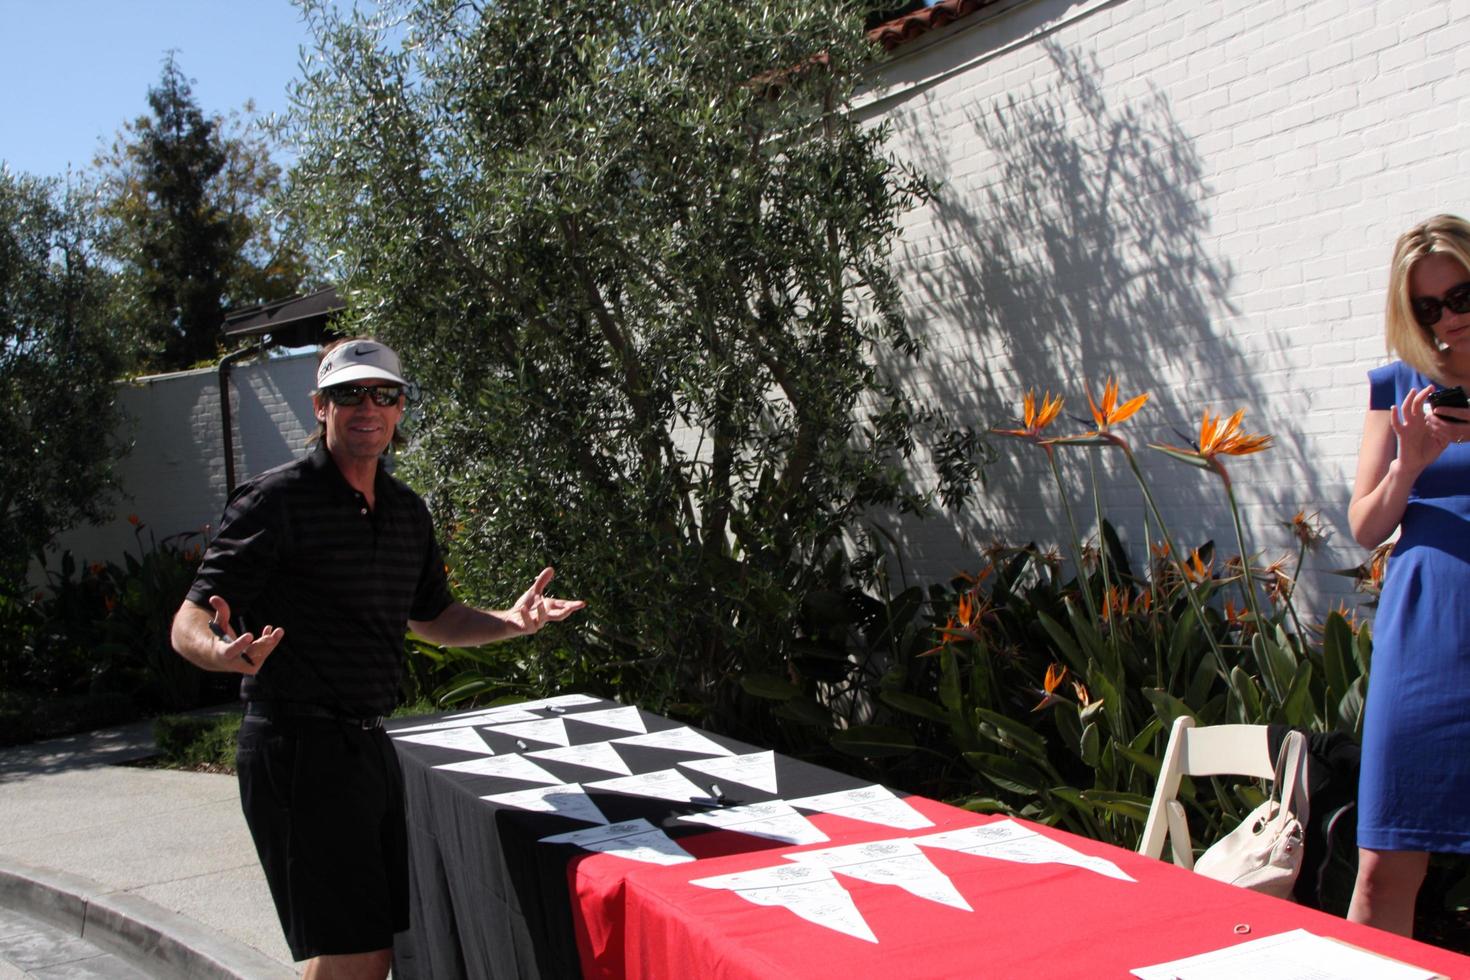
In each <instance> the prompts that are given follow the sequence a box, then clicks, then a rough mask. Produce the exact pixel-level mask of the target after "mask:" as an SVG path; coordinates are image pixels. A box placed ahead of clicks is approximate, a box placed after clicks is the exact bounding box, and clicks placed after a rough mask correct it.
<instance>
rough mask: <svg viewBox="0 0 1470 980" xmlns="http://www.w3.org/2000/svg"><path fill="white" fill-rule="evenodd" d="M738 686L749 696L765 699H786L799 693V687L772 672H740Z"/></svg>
mask: <svg viewBox="0 0 1470 980" xmlns="http://www.w3.org/2000/svg"><path fill="white" fill-rule="evenodd" d="M740 688H741V690H743V691H744V692H745V693H746V694H749V695H750V696H751V697H754V698H764V699H765V700H767V701H788V700H790V699H791V698H794V697H796V696H797V695H798V694H800V693H801V688H799V687H797V686H796V685H795V684H793V683H791V682H790V681H788V680H787V679H786V678H784V677H776V676H775V675H773V674H741V675H740Z"/></svg>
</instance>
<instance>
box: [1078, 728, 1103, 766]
mask: <svg viewBox="0 0 1470 980" xmlns="http://www.w3.org/2000/svg"><path fill="white" fill-rule="evenodd" d="M1101 744H1102V736H1101V734H1099V732H1098V730H1097V725H1096V724H1087V725H1083V726H1082V753H1081V754H1082V761H1083V762H1085V763H1087V764H1088V765H1089V766H1092V767H1093V768H1096V767H1097V764H1098V760H1099V759H1100V758H1101V752H1100V746H1101Z"/></svg>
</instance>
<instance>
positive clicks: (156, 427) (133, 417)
mask: <svg viewBox="0 0 1470 980" xmlns="http://www.w3.org/2000/svg"><path fill="white" fill-rule="evenodd" d="M315 371H316V355H315V354H314V353H310V352H308V353H304V354H298V355H294V356H290V357H284V358H279V359H273V360H270V361H268V362H263V363H251V364H239V365H235V366H234V367H233V368H232V370H231V373H230V411H231V414H232V416H233V422H234V456H235V479H236V480H237V481H241V480H244V479H245V478H246V477H248V476H250V475H252V474H255V473H259V472H261V471H262V470H267V469H270V468H271V467H272V466H277V465H279V464H281V463H285V462H289V461H290V460H291V459H293V458H295V456H297V455H300V454H301V453H303V452H305V451H306V439H307V437H308V436H309V435H310V434H311V433H312V432H313V431H314V430H315V427H316V422H315V419H314V418H313V416H312V410H311V398H310V394H309V393H310V391H311V389H312V388H313V387H314V386H315ZM118 401H119V404H120V405H121V407H122V410H123V414H124V416H125V422H124V426H123V433H124V436H125V438H127V439H128V440H129V441H130V442H131V444H132V449H131V450H130V452H129V453H128V454H127V456H126V457H124V458H123V460H122V461H121V463H120V464H119V467H118V475H119V477H120V480H121V483H122V489H123V494H122V496H121V497H120V498H119V500H118V503H117V506H116V518H115V519H114V520H113V521H112V522H110V523H108V524H105V525H102V526H99V527H81V528H77V529H74V530H72V531H70V532H67V533H66V534H63V535H61V536H60V537H59V538H58V540H57V545H58V548H57V551H56V554H57V555H59V554H60V552H61V551H62V550H67V551H70V552H71V553H72V554H73V555H74V556H75V557H76V558H77V559H78V560H80V561H87V562H91V561H108V560H117V559H118V558H119V557H120V556H121V555H122V554H123V552H124V551H133V552H135V553H136V551H137V548H138V543H137V539H136V536H135V530H134V526H133V525H132V524H131V523H130V522H129V520H128V518H129V516H130V515H131V516H135V517H137V519H138V520H139V521H140V522H141V523H142V524H143V525H144V530H143V532H142V533H143V535H144V538H145V541H146V539H147V536H148V535H149V534H150V533H151V534H152V535H154V536H155V537H156V538H157V539H159V540H162V539H163V538H166V537H168V536H170V535H173V534H178V533H182V532H190V531H198V530H200V529H201V528H203V527H204V525H206V524H209V525H217V524H218V523H219V518H220V514H221V513H222V512H223V510H224V505H225V496H226V491H225V467H224V436H223V428H222V427H221V424H220V398H219V374H218V372H217V371H214V370H210V369H205V370H199V371H185V372H180V373H177V374H166V375H156V376H154V377H149V378H141V379H138V380H136V381H130V382H121V383H119V386H118ZM53 563H54V559H53Z"/></svg>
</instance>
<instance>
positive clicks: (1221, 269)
mask: <svg viewBox="0 0 1470 980" xmlns="http://www.w3.org/2000/svg"><path fill="white" fill-rule="evenodd" d="M1467 36H1470V3H1466V2H1464V0H1420V2H1415V3H1408V4H1389V3H1376V2H1372V0H1251V2H1249V3H1239V2H1232V3H1225V2H1204V0H1112V2H1090V3H1067V2H1061V0H1034V2H1029V3H1022V4H1019V5H1012V6H1011V8H1010V9H1009V10H1005V11H1003V12H1001V13H998V14H996V13H989V12H986V11H981V12H979V13H977V14H973V15H971V16H969V17H967V18H964V19H962V20H960V21H958V22H956V23H954V24H952V25H950V26H949V27H947V28H943V29H940V30H938V31H935V32H932V33H931V34H930V35H927V36H926V37H925V38H924V39H922V40H920V41H917V42H914V43H911V44H909V45H907V46H906V47H904V48H901V49H900V50H899V54H898V56H897V57H896V58H895V60H894V61H893V62H892V63H891V64H889V65H888V66H887V68H886V69H885V71H884V72H883V74H882V76H881V77H880V78H878V79H877V80H876V84H875V85H874V86H873V88H872V90H871V91H870V92H869V93H867V96H866V98H865V106H864V109H863V112H864V114H865V116H866V117H867V118H870V119H873V120H883V121H885V122H887V123H888V124H889V125H890V126H891V127H892V134H893V135H892V146H893V147H894V148H895V150H896V151H897V152H898V153H899V155H900V156H902V157H903V158H905V159H907V160H909V161H911V162H912V163H913V164H914V165H915V166H917V167H918V168H919V169H921V170H922V171H923V172H925V173H928V174H930V175H931V176H933V177H935V178H937V179H938V180H939V181H941V182H942V187H941V190H940V193H939V195H938V197H937V199H936V200H935V201H933V202H932V203H931V204H928V205H927V206H925V207H923V208H921V209H919V210H917V211H915V212H914V213H912V214H910V215H909V216H908V218H907V220H906V227H905V237H904V241H903V244H902V247H901V248H900V249H899V251H898V252H897V256H896V257H897V260H898V262H899V264H900V267H901V268H902V269H903V270H904V271H903V275H902V281H903V283H904V285H905V287H906V291H907V294H908V303H909V311H910V313H911V314H912V317H913V320H914V322H915V323H916V324H918V325H921V326H923V327H924V328H925V333H926V335H927V336H928V337H929V339H930V343H931V349H930V352H929V356H928V359H927V362H926V365H925V366H924V367H923V368H922V369H921V370H919V371H917V372H911V373H910V377H911V379H912V381H913V383H914V385H915V386H916V387H917V388H918V389H920V390H922V391H924V392H926V393H928V394H929V395H931V396H932V397H933V398H934V399H935V400H936V401H938V402H939V403H941V404H943V405H944V406H946V407H947V408H949V409H950V410H951V411H953V412H954V413H955V414H956V416H957V417H959V418H960V419H963V420H965V421H968V422H970V423H972V424H976V425H978V426H991V425H997V424H1009V423H1010V421H1011V418H1012V417H1013V416H1015V415H1016V414H1018V412H1019V405H1020V400H1021V396H1022V394H1023V392H1024V391H1025V389H1026V388H1027V387H1030V386H1035V387H1036V388H1038V389H1047V388H1050V389H1051V390H1052V391H1060V392H1062V393H1063V394H1065V396H1066V398H1067V408H1066V414H1070V415H1081V416H1083V417H1086V416H1087V415H1088V411H1087V403H1086V398H1085V395H1084V390H1085V386H1087V385H1092V386H1094V388H1095V389H1100V388H1101V384H1102V381H1103V379H1105V378H1106V377H1107V376H1109V375H1113V376H1116V377H1117V378H1118V379H1119V382H1120V384H1121V387H1122V390H1123V393H1124V395H1125V396H1127V395H1132V394H1136V393H1139V392H1148V393H1149V394H1150V395H1151V399H1150V402H1149V404H1148V406H1147V407H1146V408H1145V409H1144V410H1143V411H1142V412H1141V413H1140V414H1139V415H1138V416H1136V417H1135V418H1134V420H1132V421H1130V422H1128V423H1126V424H1125V425H1124V427H1123V430H1122V431H1123V433H1124V434H1125V435H1126V436H1127V437H1128V438H1129V439H1130V440H1131V441H1132V442H1133V444H1134V445H1135V447H1136V449H1137V450H1138V452H1139V455H1140V458H1141V459H1142V460H1143V462H1144V465H1145V468H1146V471H1147V473H1148V474H1149V478H1150V479H1151V481H1153V484H1154V486H1155V488H1156V489H1157V490H1158V491H1160V496H1161V498H1162V504H1163V507H1164V509H1165V511H1166V513H1167V514H1168V516H1169V520H1170V522H1171V524H1172V525H1173V527H1172V530H1174V531H1175V532H1176V536H1177V537H1178V538H1180V539H1181V540H1182V541H1183V543H1186V544H1191V545H1192V544H1196V543H1198V542H1199V541H1201V540H1203V539H1204V538H1205V537H1206V536H1213V537H1214V538H1215V539H1216V540H1217V541H1218V542H1219V543H1220V547H1221V549H1222V551H1223V553H1225V554H1234V553H1235V552H1236V550H1237V549H1236V547H1235V544H1234V535H1233V532H1231V531H1230V525H1229V523H1228V518H1227V516H1226V515H1227V512H1226V510H1225V506H1224V502H1223V501H1224V497H1223V493H1222V490H1221V487H1220V484H1219V482H1218V481H1217V480H1214V479H1212V478H1210V477H1208V476H1207V475H1206V474H1203V473H1201V472H1199V471H1196V470H1193V469H1189V468H1188V467H1185V466H1182V465H1180V464H1177V463H1174V462H1172V461H1170V460H1168V459H1166V458H1164V457H1162V456H1160V455H1158V454H1155V453H1151V452H1150V451H1149V450H1147V449H1145V448H1144V444H1145V443H1146V442H1150V441H1164V442H1169V443H1174V444H1183V443H1182V440H1183V438H1184V436H1181V435H1180V434H1178V433H1177V432H1176V431H1175V430H1176V429H1177V430H1181V431H1182V432H1183V433H1184V434H1185V435H1186V436H1187V435H1188V434H1191V433H1193V432H1195V431H1197V429H1198V424H1199V415H1200V413H1201V411H1203V410H1206V409H1208V410H1210V411H1211V412H1219V413H1225V414H1227V415H1228V414H1229V413H1230V412H1233V411H1234V410H1235V409H1236V408H1238V407H1244V408H1245V409H1246V416H1245V426H1246V428H1247V429H1248V430H1249V431H1252V432H1266V433H1270V434H1272V435H1273V436H1274V437H1275V439H1276V447H1275V448H1274V449H1272V450H1270V451H1269V452H1267V453H1265V454H1262V455H1257V456H1251V457H1245V458H1242V459H1239V460H1233V461H1229V462H1228V466H1229V470H1230V473H1231V475H1232V476H1233V478H1234V482H1235V485H1236V489H1237V492H1238V493H1239V495H1240V497H1241V499H1242V503H1243V505H1244V508H1245V511H1246V514H1247V516H1248V522H1249V526H1250V532H1251V535H1252V538H1253V547H1254V548H1256V549H1257V550H1259V551H1261V552H1264V553H1265V555H1266V557H1267V558H1272V557H1275V556H1277V555H1279V554H1281V553H1282V552H1284V551H1286V550H1288V548H1289V547H1290V546H1291V544H1292V540H1291V538H1290V536H1289V535H1288V533H1287V532H1286V531H1285V530H1284V529H1283V528H1281V527H1280V526H1279V525H1278V523H1277V522H1278V521H1284V520H1287V519H1289V518H1290V517H1291V516H1292V515H1293V514H1294V513H1295V512H1297V511H1298V510H1299V509H1305V510H1306V511H1308V512H1309V513H1310V512H1313V511H1320V512H1321V514H1322V517H1323V518H1324V520H1325V521H1326V522H1327V523H1328V525H1329V526H1330V527H1331V528H1332V529H1333V537H1332V540H1331V542H1330V545H1329V547H1328V548H1327V549H1326V550H1324V551H1323V552H1321V553H1319V554H1318V555H1316V556H1313V557H1310V558H1309V559H1308V563H1307V569H1308V571H1307V573H1306V574H1305V575H1304V577H1303V582H1302V585H1303V588H1304V589H1306V590H1308V591H1310V592H1312V593H1316V594H1317V598H1318V600H1319V601H1318V603H1317V604H1318V605H1320V604H1321V601H1320V600H1324V599H1327V598H1331V597H1333V595H1334V594H1335V595H1336V596H1338V597H1340V596H1341V595H1344V594H1346V593H1347V591H1348V588H1349V587H1348V584H1347V582H1346V580H1345V579H1341V578H1338V577H1333V576H1328V575H1326V574H1324V572H1325V570H1326V569H1331V568H1339V567H1343V566H1347V565H1353V564H1356V563H1357V562H1358V561H1360V560H1361V559H1362V558H1363V557H1364V552H1363V550H1362V549H1360V548H1358V547H1357V546H1356V545H1355V544H1354V543H1353V542H1352V540H1351V537H1350V535H1349V534H1348V532H1347V526H1346V506H1347V502H1348V496H1349V493H1350V489H1351V481H1352V477H1353V472H1354V467H1355V461H1356V453H1357V446H1358V440H1359V437H1360V433H1361V425H1362V416H1363V411H1364V409H1365V408H1366V405H1367V385H1366V380H1365V378H1364V372H1365V371H1366V370H1367V369H1368V368H1369V367H1371V366H1374V365H1376V364H1379V363H1382V362H1383V361H1384V360H1385V354H1384V346H1383V340H1382V307H1383V294H1384V288H1385V283H1386V279H1387V275H1386V273H1387V265H1388V260H1389V254H1390V251H1391V248H1392V244H1393V241H1394V239H1395V237H1396V236H1397V235H1398V234H1399V233H1400V232H1402V231H1403V230H1404V229H1406V228H1407V227H1409V226H1410V225H1412V224H1413V223H1415V222H1417V221H1418V220H1420V219H1422V218H1424V217H1427V216H1429V215H1431V214H1434V213H1437V212H1440V211H1449V212H1454V213H1460V214H1466V213H1470V206H1467V201H1466V188H1467V187H1470V180H1467V178H1470V113H1467V111H1466V109H1465V106H1466V105H1467V103H1466V102H1465V99H1464V96H1465V94H1466V93H1467V92H1470V50H1467V49H1466V48H1465V46H1464V44H1463V41H1464V39H1465V38H1466V37H1467ZM1061 427H1068V426H1066V424H1065V420H1064V423H1063V425H1062V426H1059V428H1061ZM1070 428H1071V429H1072V430H1073V431H1076V430H1077V429H1079V428H1081V426H1080V425H1077V424H1072V425H1070ZM997 445H998V448H999V451H1000V453H999V458H998V460H997V461H996V462H995V463H994V464H993V465H991V466H990V467H989V468H988V469H987V470H986V481H987V482H986V486H985V487H984V488H983V490H982V492H981V495H980V500H979V502H978V503H977V504H976V505H974V506H971V507H969V508H967V509H966V510H965V511H964V512H963V513H961V514H959V515H956V516H955V518H954V519H953V520H951V519H947V518H943V517H941V518H940V519H938V520H935V521H931V522H929V523H927V524H925V525H923V526H914V525H910V526H906V527H901V528H899V534H900V536H901V537H902V540H903V541H904V549H903V550H904V553H905V558H906V560H907V562H908V564H909V567H910V569H911V570H912V571H915V572H917V573H918V574H919V575H920V576H921V577H923V578H928V579H933V578H940V577H944V576H947V575H950V574H952V573H953V572H954V571H956V570H959V569H973V568H975V567H977V566H978V564H979V561H978V559H977V558H976V549H977V548H978V547H979V546H983V545H984V544H986V543H987V542H989V541H991V540H994V539H1004V540H1007V541H1011V542H1018V543H1019V542H1024V541H1026V540H1033V539H1034V540H1037V541H1038V542H1040V543H1043V544H1048V545H1059V544H1061V543H1062V542H1063V541H1064V540H1065V538H1064V537H1063V536H1062V532H1061V531H1060V530H1059V525H1062V522H1063V514H1062V512H1061V510H1060V508H1059V506H1058V504H1057V495H1056V491H1055V489H1054V487H1053V485H1052V480H1051V477H1050V475H1049V471H1048V470H1047V469H1046V466H1045V462H1044V457H1043V456H1042V454H1041V453H1040V452H1039V451H1037V450H1035V449H1034V448H1032V447H1029V446H1027V445H1024V444H1022V443H1019V442H1013V441H1006V440H1002V441H999V442H998V443H997ZM1089 455H1090V453H1089V452H1088V451H1072V452H1069V453H1068V454H1066V455H1065V456H1064V457H1063V458H1064V460H1065V461H1066V462H1067V471H1068V481H1069V484H1070V487H1071V489H1072V493H1073V494H1074V495H1075V497H1076V503H1077V504H1078V505H1079V506H1080V507H1081V508H1082V511H1083V513H1082V515H1081V516H1082V517H1083V518H1084V519H1085V518H1086V517H1087V512H1089V511H1090V504H1089V502H1088V500H1087V498H1086V496H1085V492H1086V488H1087V485H1088V483H1087V475H1086V467H1087V460H1088V458H1089ZM1097 459H1098V464H1099V466H1100V467H1101V473H1102V477H1103V483H1104V486H1105V500H1106V506H1105V510H1106V512H1107V513H1108V514H1109V515H1110V517H1111V519H1112V520H1113V521H1114V522H1115V523H1116V524H1117V525H1119V527H1120V530H1121V531H1122V532H1123V534H1124V536H1125V538H1127V539H1128V541H1129V543H1130V546H1131V547H1132V548H1133V549H1134V551H1135V554H1137V553H1138V552H1140V551H1141V550H1142V546H1141V542H1142V540H1143V534H1144V529H1143V524H1142V506H1141V503H1140V498H1139V494H1138V492H1137V490H1136V488H1135V485H1134V484H1133V483H1132V481H1131V478H1129V477H1128V476H1127V473H1126V471H1123V470H1122V469H1121V468H1120V463H1121V460H1120V459H1119V457H1118V456H1117V454H1116V453H1099V454H1098V455H1097ZM1089 523H1090V522H1089ZM1322 593H1327V594H1328V595H1322ZM1318 611H1320V610H1318Z"/></svg>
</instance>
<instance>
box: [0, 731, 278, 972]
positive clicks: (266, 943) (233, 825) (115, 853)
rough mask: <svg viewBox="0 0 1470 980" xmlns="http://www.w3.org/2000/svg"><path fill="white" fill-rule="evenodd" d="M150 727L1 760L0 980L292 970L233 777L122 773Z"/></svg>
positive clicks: (29, 749)
mask: <svg viewBox="0 0 1470 980" xmlns="http://www.w3.org/2000/svg"><path fill="white" fill-rule="evenodd" d="M155 754H156V748H155V745H154V741H153V734H152V725H151V723H150V722H140V723H138V724H134V725H128V726H123V727H120V728H115V729H105V730H102V731H96V732H89V733H85V734H81V735H74V736H69V737H67V738H61V739H56V740H53V741H49V742H40V743H36V744H34V745H27V746H19V747H15V748H8V749H0V980H8V978H12V977H25V976H30V977H44V978H70V977H77V978H83V977H105V978H135V977H190V978H197V977H220V978H233V977H242V978H250V980H257V978H259V980H271V978H276V977H294V976H296V975H297V970H296V968H295V966H294V965H293V964H292V962H291V955H290V952H289V951H288V950H287V948H286V943H285V939H284V938H283V937H282V935H281V928H280V924H279V923H278V922H277V920H276V914H275V908H274V906H273V905H272V904H271V899H270V893H269V891H268V890H267V888H266V884H265V878H264V876H263V875H262V874H261V871H260V866H259V864H257V862H256V858H255V849H254V847H253V845H252V844H251V841H250V833H249V831H248V830H247V829H246V827H245V820H244V817H243V816H241V813H240V803H239V792H238V790H237V789H236V785H235V777H233V776H227V775H215V774H210V773H193V772H178V771H174V770H166V769H150V768H145V767H137V766H128V765H124V763H128V762H135V761H137V760H140V759H146V758H148V757H150V756H152V755H155Z"/></svg>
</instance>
